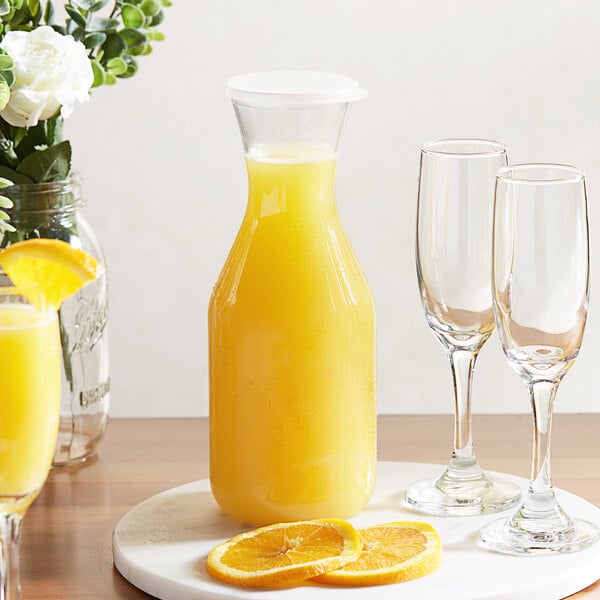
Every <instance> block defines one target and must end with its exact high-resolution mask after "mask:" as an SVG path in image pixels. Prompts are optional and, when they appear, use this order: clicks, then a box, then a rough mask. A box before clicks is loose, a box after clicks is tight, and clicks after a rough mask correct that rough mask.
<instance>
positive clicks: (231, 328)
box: [209, 71, 376, 525]
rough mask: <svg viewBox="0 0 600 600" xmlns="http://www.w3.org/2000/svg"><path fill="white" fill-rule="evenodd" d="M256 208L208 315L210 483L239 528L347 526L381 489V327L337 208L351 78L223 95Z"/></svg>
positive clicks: (260, 78) (353, 88)
mask: <svg viewBox="0 0 600 600" xmlns="http://www.w3.org/2000/svg"><path fill="white" fill-rule="evenodd" d="M227 92H228V95H229V96H230V98H231V99H232V101H233V106H234V110H235V113H236V116H237V119H238V124H239V126H240V131H241V134H242V141H243V145H244V152H245V162H246V169H247V172H248V204H247V209H246V213H245V216H244V218H243V220H242V224H241V227H240V230H239V233H238V235H237V238H236V239H235V242H234V244H233V247H232V249H231V252H230V253H229V256H228V258H227V260H226V262H225V266H224V267H223V270H222V272H221V275H220V277H219V279H218V282H217V284H216V286H215V289H214V292H213V295H212V298H211V301H210V308H209V367H210V368H209V371H210V373H209V380H210V411H209V415H210V478H211V486H212V491H213V495H214V497H215V499H216V501H217V503H218V504H219V505H220V507H221V508H222V509H223V511H224V512H225V513H227V514H228V515H229V516H230V517H233V518H234V519H237V520H239V521H242V522H247V523H252V524H256V525H262V524H266V523H273V522H279V521H295V520H302V519H314V518H320V517H339V518H344V517H349V516H351V515H353V514H355V513H357V512H359V511H360V510H361V509H362V508H363V507H364V506H365V505H366V503H367V501H368V500H369V497H370V495H371V493H372V490H373V486H374V482H375V466H376V410H375V315H374V306H373V300H372V297H371V293H370V290H369V286H368V285H367V282H366V279H365V276H364V275H363V272H362V270H361V268H360V265H359V263H358V260H357V258H356V255H355V254H354V251H353V249H352V246H351V244H350V241H349V240H348V237H347V235H346V233H345V230H344V228H343V226H342V223H341V220H340V218H339V215H338V211H337V207H336V202H335V189H334V184H335V171H336V165H337V159H338V147H339V141H340V136H341V132H342V128H343V125H344V122H345V120H346V116H347V113H348V110H349V107H350V104H351V103H352V102H353V101H354V100H357V99H359V98H362V97H363V96H365V92H364V91H363V90H361V89H360V87H359V86H358V84H357V82H356V81H354V80H353V79H351V78H348V77H344V76H339V75H334V74H329V73H318V72H303V71H300V72H298V71H284V72H281V71H278V72H266V73H251V74H247V75H241V76H238V77H235V78H233V79H231V80H230V81H229V82H228V87H227Z"/></svg>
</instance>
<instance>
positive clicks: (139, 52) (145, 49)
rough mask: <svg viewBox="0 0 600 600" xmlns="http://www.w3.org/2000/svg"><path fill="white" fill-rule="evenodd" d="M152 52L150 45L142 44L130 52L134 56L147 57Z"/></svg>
mask: <svg viewBox="0 0 600 600" xmlns="http://www.w3.org/2000/svg"><path fill="white" fill-rule="evenodd" d="M151 52H152V46H151V45H150V44H144V45H143V46H139V47H137V48H133V49H132V50H131V54H133V55H134V56H147V55H148V54H150V53H151Z"/></svg>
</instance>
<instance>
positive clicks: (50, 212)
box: [0, 174, 110, 467]
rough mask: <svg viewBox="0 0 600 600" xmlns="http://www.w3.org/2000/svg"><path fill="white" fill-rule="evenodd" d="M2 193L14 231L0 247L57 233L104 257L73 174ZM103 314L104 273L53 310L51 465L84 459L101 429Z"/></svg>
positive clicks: (106, 393) (105, 379)
mask: <svg viewBox="0 0 600 600" xmlns="http://www.w3.org/2000/svg"><path fill="white" fill-rule="evenodd" d="M3 193H4V195H5V196H7V197H9V198H10V199H11V200H12V201H13V203H14V206H13V208H12V209H11V210H10V219H11V220H10V223H11V224H12V225H13V227H15V228H16V231H15V232H12V233H10V232H7V233H5V234H3V236H2V239H1V241H0V247H2V248H5V247H7V246H9V245H10V244H11V243H14V242H17V241H20V240H26V239H29V238H50V239H58V240H62V241H64V242H67V243H69V244H70V245H71V246H73V247H74V248H81V249H83V250H85V251H86V252H88V253H89V254H91V255H92V256H94V257H95V258H96V259H97V260H99V261H100V262H101V263H102V264H104V263H105V259H104V255H103V252H102V248H101V247H100V244H99V242H98V239H97V237H96V235H95V234H94V231H93V230H92V228H91V227H90V225H89V224H88V223H87V221H86V220H85V219H84V217H83V215H82V214H81V212H80V209H81V207H82V206H83V200H82V197H81V180H80V178H79V177H78V175H77V174H73V175H71V177H70V178H69V179H66V180H63V181H58V182H53V183H27V184H18V185H14V186H11V187H9V188H5V190H3ZM3 277H4V278H5V277H6V276H3ZM107 319H108V293H107V278H106V274H104V275H103V276H102V277H100V279H98V280H96V281H94V282H92V283H90V284H89V285H87V286H85V287H84V288H83V289H82V290H80V291H79V292H78V293H77V294H75V295H74V296H72V297H71V298H68V299H67V300H66V301H65V302H64V303H63V305H62V307H61V309H60V311H59V323H60V333H61V344H62V355H63V361H62V379H63V382H62V400H61V415H60V428H59V432H58V440H57V443H56V450H55V453H54V460H53V466H55V467H58V466H67V465H72V464H76V463H79V462H82V461H84V460H86V459H88V458H89V457H90V456H92V455H93V454H94V453H95V451H96V447H97V445H98V442H99V441H100V440H101V438H102V436H103V434H104V431H105V429H106V425H107V421H108V407H109V401H110V377H109V361H108V338H107V329H106V323H107Z"/></svg>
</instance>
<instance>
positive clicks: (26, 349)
mask: <svg viewBox="0 0 600 600" xmlns="http://www.w3.org/2000/svg"><path fill="white" fill-rule="evenodd" d="M60 388H61V345H60V334H59V327H58V319H57V315H56V313H55V312H54V311H43V312H41V311H38V310H36V309H35V308H34V307H33V306H31V305H30V304H29V302H28V301H27V299H26V298H25V296H24V295H23V289H21V288H16V287H2V288H0V540H1V556H0V565H1V568H0V582H1V583H0V598H2V599H3V600H15V599H18V598H20V583H19V538H20V529H21V520H22V518H23V516H24V514H25V512H26V511H27V509H28V508H29V505H30V504H31V503H32V502H33V500H34V499H35V497H36V496H37V495H38V493H39V491H40V489H41V488H42V485H43V484H44V481H45V480H46V477H47V475H48V470H49V469H50V465H51V463H52V457H53V454H54V447H55V444H56V437H57V432H58V425H59V419H60V399H61V389H60Z"/></svg>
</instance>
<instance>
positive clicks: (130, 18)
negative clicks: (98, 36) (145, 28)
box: [121, 2, 146, 29]
mask: <svg viewBox="0 0 600 600" xmlns="http://www.w3.org/2000/svg"><path fill="white" fill-rule="evenodd" d="M121 18H122V19H123V24H124V25H125V27H129V28H131V29H138V28H139V27H141V26H142V25H143V24H144V23H145V22H146V17H145V15H144V13H143V12H142V11H141V10H140V9H139V8H138V7H137V6H135V5H133V4H129V3H127V2H126V3H124V4H123V5H122V6H121Z"/></svg>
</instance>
